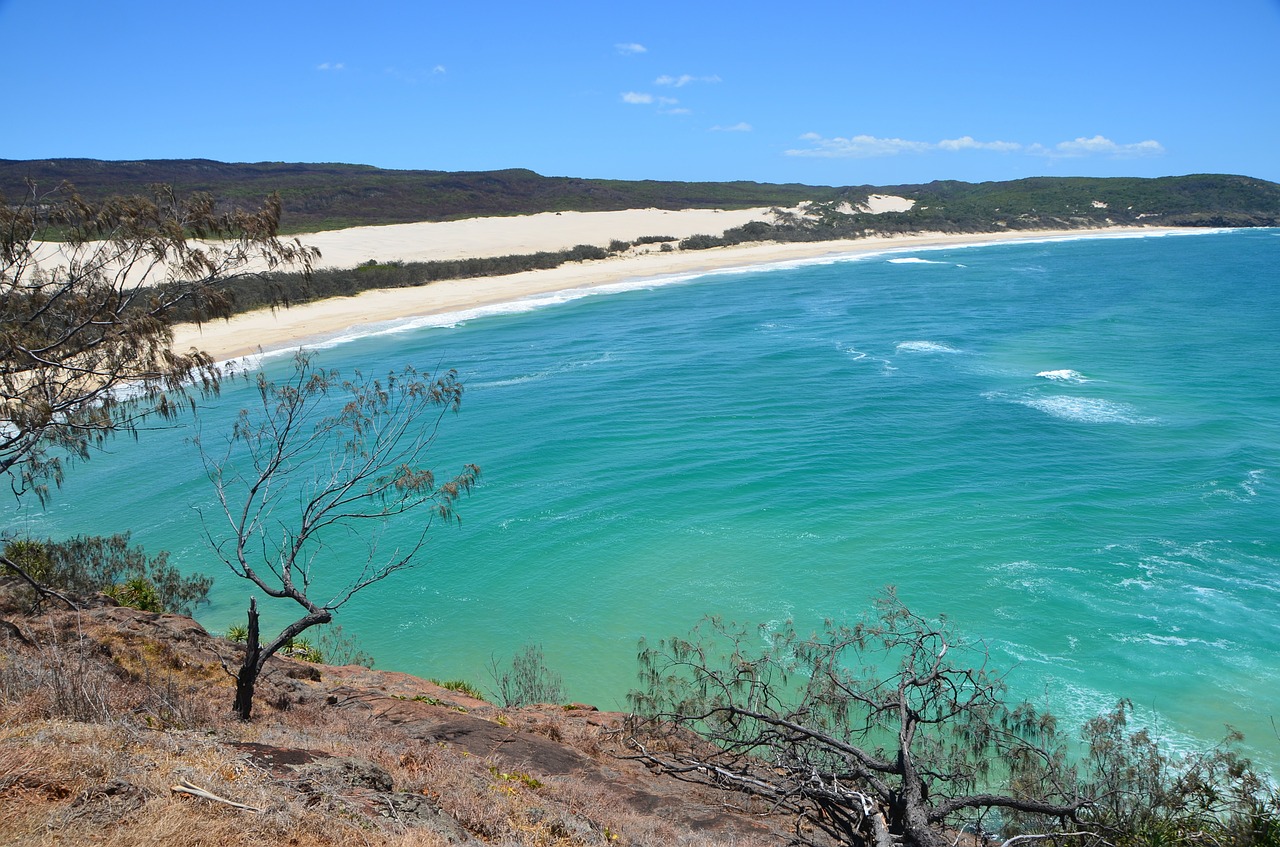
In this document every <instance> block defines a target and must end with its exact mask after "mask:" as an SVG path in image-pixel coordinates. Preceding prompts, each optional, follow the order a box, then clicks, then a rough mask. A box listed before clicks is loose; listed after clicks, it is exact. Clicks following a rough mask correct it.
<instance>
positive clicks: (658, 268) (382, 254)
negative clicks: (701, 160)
mask: <svg viewBox="0 0 1280 847" xmlns="http://www.w3.org/2000/svg"><path fill="white" fill-rule="evenodd" d="M743 215H752V216H749V217H745V218H742V217H741V216H743ZM602 216H607V217H602ZM627 216H634V217H631V218H628V217H627ZM765 216H767V210H761V209H756V210H748V211H746V212H712V211H698V212H696V213H691V212H689V211H686V212H669V213H663V212H661V211H658V210H640V211H634V212H590V213H581V212H573V213H571V212H565V213H563V214H562V215H560V216H556V215H554V214H546V215H532V216H527V217H520V218H476V219H471V220H466V221H457V222H451V223H442V224H432V223H427V224H404V225H398V226H387V227H359V228H356V229H350V230H341V231H338V232H331V233H320V234H317V235H313V236H300V238H301V239H302V241H303V243H305V244H315V245H317V246H320V247H321V250H322V251H323V252H324V259H323V261H322V264H323V265H326V266H328V265H334V266H339V267H341V266H347V267H350V266H354V265H356V264H358V263H360V262H361V261H364V260H367V259H370V258H375V259H378V260H379V261H383V262H385V261H391V260H394V259H405V260H408V261H425V260H430V259H438V258H443V257H444V256H445V255H454V256H455V257H460V256H472V255H503V254H506V253H512V252H535V251H537V250H557V249H561V248H563V247H565V246H573V245H574V244H584V243H588V244H589V243H601V244H604V243H608V240H610V239H612V238H620V239H627V240H630V239H634V238H637V237H639V236H641V235H672V236H680V235H682V234H683V235H690V234H696V233H705V232H723V230H724V229H727V228H729V227H733V226H738V225H740V224H741V223H745V222H746V221H747V220H759V219H761V218H762V217H765ZM548 218H550V219H551V221H550V222H548V221H547V219H548ZM624 219H626V220H628V221H629V223H627V224H625V225H620V222H622V221H623V220H624ZM664 220H665V222H666V224H667V225H666V226H658V225H657V224H656V223H655V222H658V221H664ZM557 222H559V223H560V224H561V225H562V226H556V225H555V224H556V223H557ZM548 223H549V224H550V225H549V226H548ZM709 223H713V224H715V226H709V225H708V224H709ZM571 224H572V225H571ZM636 225H638V226H639V227H640V228H639V229H635V228H633V227H634V226H636ZM689 227H692V229H689ZM1170 231H1175V230H1168V229H1157V228H1155V227H1134V228H1119V227H1117V228H1110V229H1100V230H1065V231H1049V230H1045V231H1021V232H1003V233H981V234H965V235H939V234H927V233H926V234H920V235H911V236H901V237H890V238H884V237H874V238H864V239H858V240H856V241H823V242H816V243H805V244H773V243H769V244H749V245H740V246H736V247H723V248H715V249H711V250H696V251H688V252H683V251H674V252H668V253H663V252H660V251H659V249H658V247H657V246H656V245H652V246H650V247H642V248H639V250H640V251H646V250H647V251H648V252H633V253H630V254H626V255H620V256H617V257H611V258H608V259H603V260H598V261H589V262H577V263H570V264H565V265H562V266H560V267H558V268H553V269H550V270H538V271H526V272H523V273H517V274H511V275H509V276H501V277H482V278H476V279H459V280H442V281H439V282H434V283H431V284H430V285H424V286H420V287H416V288H396V289H386V290H378V291H367V292H364V293H362V294H358V295H356V296H354V297H339V298H333V299H329V300H321V301H317V302H314V303H305V304H302V305H297V306H293V307H291V308H288V309H277V310H275V311H271V310H266V309H264V310H261V311H256V312H249V313H246V314H243V315H238V316H236V317H233V318H232V319H230V320H229V321H216V322H212V323H207V324H204V325H203V326H199V327H197V326H194V325H190V324H187V325H182V326H179V327H177V332H176V337H175V340H174V347H175V349H179V350H186V349H190V348H192V347H196V348H199V349H202V350H205V351H206V352H208V353H209V354H211V355H212V356H213V357H214V358H215V359H218V360H227V359H233V358H236V357H239V356H246V355H251V354H253V353H257V352H270V351H273V350H281V349H289V348H295V347H300V346H305V345H306V344H307V343H315V342H318V341H322V340H324V339H326V338H332V337H335V336H338V335H345V334H349V333H350V332H351V331H352V330H356V331H357V332H358V331H359V330H360V328H362V327H368V326H370V325H373V324H380V323H386V322H390V321H396V320H401V319H407V318H414V317H423V316H429V315H441V314H448V313H454V312H461V311H464V310H469V309H475V308H478V307H484V306H491V305H493V304H496V303H505V302H510V301H516V300H520V299H522V298H527V297H532V296H534V295H539V294H547V293H550V292H556V291H566V290H571V289H584V288H592V287H599V286H603V285H609V284H613V283H621V282H631V281H643V280H649V279H653V280H660V279H662V278H667V277H672V276H688V275H696V274H700V273H706V272H709V271H716V270H725V269H732V268H743V267H748V266H755V265H767V264H779V263H787V262H794V261H803V260H815V259H826V258H834V257H839V256H848V255H856V254H865V253H871V252H877V251H884V250H907V249H916V248H921V247H935V246H953V245H962V244H978V243H989V242H1003V241H1019V240H1043V239H1052V238H1079V237H1081V236H1089V237H1106V236H1122V235H1132V234H1134V233H1144V234H1151V233H1157V232H1170ZM428 233H433V234H439V233H451V234H450V235H448V237H444V236H441V238H440V240H439V241H436V240H434V238H432V240H425V239H427V238H428V237H429V236H428V235H427V234H428ZM485 233H493V235H492V237H489V236H487V235H486V234H485ZM604 233H608V234H604ZM539 237H541V238H545V239H546V240H544V241H538V238H539ZM566 238H568V240H566ZM468 244H470V245H473V246H470V247H468V246H466V245H468ZM484 245H489V246H488V248H487V249H486V248H485V247H484ZM494 245H501V246H494ZM515 245H520V246H518V247H517V246H515ZM450 251H462V252H450Z"/></svg>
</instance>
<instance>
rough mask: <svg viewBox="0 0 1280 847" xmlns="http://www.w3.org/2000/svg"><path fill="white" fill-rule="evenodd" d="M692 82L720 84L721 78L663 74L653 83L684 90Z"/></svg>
mask: <svg viewBox="0 0 1280 847" xmlns="http://www.w3.org/2000/svg"><path fill="white" fill-rule="evenodd" d="M691 82H720V77H718V76H716V75H714V74H712V75H711V76H691V75H690V74H681V75H680V76H669V75H667V74H663V75H662V76H660V77H658V78H657V79H655V80H654V81H653V84H654V85H670V86H674V87H676V88H683V87H684V86H686V85H688V84H689V83H691Z"/></svg>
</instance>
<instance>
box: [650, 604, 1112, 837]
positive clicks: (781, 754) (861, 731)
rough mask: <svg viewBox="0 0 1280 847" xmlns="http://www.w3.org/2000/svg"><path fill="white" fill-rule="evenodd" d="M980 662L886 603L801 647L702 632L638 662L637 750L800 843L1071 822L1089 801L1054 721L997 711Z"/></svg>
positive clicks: (995, 689) (1000, 690)
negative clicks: (969, 825) (992, 817)
mask: <svg viewBox="0 0 1280 847" xmlns="http://www.w3.org/2000/svg"><path fill="white" fill-rule="evenodd" d="M762 635H763V637H764V639H765V643H766V644H767V646H766V647H764V648H763V649H759V648H757V647H755V646H754V645H758V644H760V643H761V636H762ZM986 658H987V657H986V652H985V650H983V649H982V648H981V646H980V645H976V644H970V643H966V642H965V641H964V640H963V639H961V638H960V637H959V636H958V634H957V633H955V632H954V631H953V630H952V629H951V628H950V627H949V626H948V625H947V624H946V623H945V621H938V622H935V621H929V620H926V619H924V618H921V617H919V616H917V615H915V614H914V613H912V612H911V611H909V610H908V609H907V608H906V607H905V606H903V605H902V603H901V602H899V601H898V600H897V598H896V596H895V595H894V594H893V593H892V591H890V592H889V593H888V594H887V595H886V596H885V597H884V598H882V599H881V600H880V601H879V603H878V616H877V617H876V618H874V619H872V620H869V621H865V622H862V623H859V624H857V625H856V626H853V627H848V626H841V625H835V624H831V623H828V625H827V627H826V629H825V631H824V632H823V633H820V634H816V635H811V636H809V637H807V638H805V637H800V636H797V635H796V633H795V632H794V629H793V628H792V627H791V626H790V625H788V626H786V627H784V628H783V629H782V630H781V631H777V632H769V631H762V632H761V633H759V634H756V633H752V632H748V631H745V630H741V629H736V628H734V627H731V626H727V625H725V624H724V623H723V622H721V621H719V620H716V619H711V620H709V621H707V622H705V623H704V625H703V626H701V627H700V628H699V629H698V630H695V633H694V635H693V636H692V637H691V638H689V639H670V640H667V641H663V642H660V643H659V644H658V645H657V646H654V647H648V646H646V647H645V648H644V649H643V651H642V653H641V655H640V662H641V680H642V686H641V689H640V690H639V691H635V692H632V695H631V700H632V705H633V708H634V709H635V711H636V713H637V714H638V715H640V716H643V718H644V719H643V720H640V721H637V722H636V723H635V731H634V732H633V733H632V737H631V741H632V744H633V746H634V749H635V751H636V752H635V755H636V756H637V757H638V758H640V759H642V760H643V761H645V762H647V763H649V764H650V765H652V766H654V767H656V768H659V769H661V770H663V771H665V772H667V773H670V774H673V775H676V776H678V777H680V778H682V779H687V780H692V781H695V782H699V783H704V784H712V785H717V786H721V787H725V788H732V789H734V790H737V791H742V792H745V793H747V794H750V795H754V796H757V797H760V798H764V799H765V800H767V801H769V802H770V803H772V804H774V806H776V807H777V808H779V809H781V810H785V811H789V812H791V813H794V814H795V816H796V818H797V837H798V838H800V840H802V841H804V840H807V839H805V838H804V836H803V833H804V832H806V831H820V832H822V833H824V834H825V835H826V836H827V837H828V838H830V839H833V840H835V841H836V842H838V843H841V844H851V845H875V847H888V845H889V844H890V843H892V842H895V841H901V842H903V843H905V844H908V845H912V847H943V845H947V844H949V843H950V840H949V839H947V838H946V837H945V835H944V833H945V832H946V831H947V830H948V828H954V827H956V826H958V825H959V824H962V823H963V822H964V821H963V820H962V818H963V817H964V816H965V815H966V814H967V815H969V816H970V817H971V818H974V819H976V818H975V816H979V815H981V814H982V813H984V812H986V811H989V810H992V809H1001V810H1009V811H1017V812H1022V813H1027V814H1035V815H1039V816H1042V817H1048V818H1051V819H1056V820H1060V821H1064V822H1070V821H1072V820H1073V819H1074V817H1075V816H1076V815H1077V813H1078V812H1080V810H1081V809H1083V808H1084V807H1086V806H1087V803H1088V801H1087V800H1086V798H1084V797H1083V796H1081V795H1080V794H1079V793H1078V791H1077V789H1076V785H1077V780H1076V779H1075V776H1074V772H1073V771H1072V769H1071V768H1070V767H1069V766H1068V765H1067V764H1066V760H1065V755H1064V750H1063V748H1062V745H1061V744H1060V743H1059V741H1058V740H1057V738H1056V735H1055V732H1054V726H1053V721H1052V718H1050V717H1047V716H1043V715H1041V714H1039V713H1038V712H1037V711H1036V710H1035V709H1034V708H1033V707H1031V706H1030V705H1029V704H1021V705H1019V706H1016V707H1013V708H1010V707H1008V706H1006V704H1005V702H1004V691H1005V689H1004V685H1003V682H1002V680H1001V679H1000V677H999V676H997V675H995V674H993V673H992V672H991V671H990V670H988V669H987V668H986ZM966 660H967V661H966ZM992 786H1001V787H1000V788H999V789H998V790H993V789H992Z"/></svg>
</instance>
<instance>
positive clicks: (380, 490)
mask: <svg viewBox="0 0 1280 847" xmlns="http://www.w3.org/2000/svg"><path fill="white" fill-rule="evenodd" d="M295 365H296V368H295V371H294V373H293V376H292V377H291V379H290V380H288V381H287V382H284V383H282V384H276V383H273V382H271V381H269V380H268V379H267V378H266V377H265V376H263V375H259V377H258V381H257V395H258V397H257V400H258V402H257V404H256V405H255V406H254V407H253V408H252V409H244V410H242V411H241V412H240V415H239V417H238V418H237V420H236V423H235V426H234V427H233V428H232V432H231V434H230V435H229V436H227V443H226V449H225V450H223V451H221V452H219V453H218V454H217V455H214V454H213V453H211V452H209V449H208V448H207V446H206V445H204V444H203V443H201V444H200V449H201V454H202V456H203V457H204V463H205V470H206V471H207V473H208V475H209V479H210V480H211V481H212V482H213V485H214V489H215V491H216V493H217V500H218V503H219V506H220V507H221V509H220V512H221V514H220V516H219V518H220V519H219V520H218V523H217V525H216V526H215V525H213V524H212V523H211V522H210V521H209V520H206V522H205V529H206V532H207V534H208V536H209V541H210V544H211V546H212V547H213V549H214V550H215V551H216V552H217V554H218V556H219V558H221V559H222V561H223V562H225V563H226V564H227V566H228V567H229V568H230V569H231V572H232V573H234V574H235V575H236V576H238V577H241V578H243V579H247V580H249V581H250V582H252V583H253V584H254V585H256V586H257V587H258V588H259V589H261V590H262V591H263V592H264V593H265V594H266V595H267V596H268V597H272V598H275V599H279V600H287V601H292V602H293V603H295V604H296V605H297V606H299V607H301V609H302V612H303V613H302V615H301V616H300V617H298V618H297V619H296V620H294V621H293V622H292V623H290V624H289V625H287V626H286V627H284V628H283V629H282V630H281V631H280V633H279V634H278V635H276V636H275V637H274V638H272V639H271V640H270V641H268V642H267V643H266V644H265V645H264V644H262V643H261V641H260V639H259V634H258V611H257V605H256V602H255V601H253V600H250V603H249V621H248V631H249V637H248V641H247V643H246V649H245V657H244V661H243V662H242V664H241V667H240V670H239V673H238V674H237V678H236V699H235V704H234V709H235V712H236V713H237V714H238V715H239V716H240V717H241V718H242V719H244V720H248V719H249V718H250V715H251V711H252V707H253V692H254V686H255V684H256V682H257V679H258V676H259V675H260V674H261V672H262V669H263V666H264V665H265V664H266V661H267V660H268V659H269V658H270V657H271V656H272V655H274V654H275V653H276V652H277V651H278V650H280V649H281V648H282V647H284V646H285V645H286V644H288V643H289V641H290V640H291V639H293V638H294V637H296V636H297V635H299V634H300V633H302V632H303V631H304V630H306V629H308V628H310V627H312V626H316V625H318V624H325V623H329V622H330V621H331V620H332V619H333V613H334V612H335V611H336V610H337V609H338V608H340V607H341V606H342V605H343V604H345V603H346V602H347V601H349V600H350V599H351V598H352V597H353V596H355V594H357V593H358V592H360V591H361V590H363V589H365V588H368V587H369V586H370V585H373V584H374V583H376V582H379V581H381V580H383V579H386V578H387V577H389V576H391V575H392V574H394V573H396V572H398V571H401V570H404V569H406V568H408V567H410V566H412V565H413V564H414V561H415V558H416V557H417V556H418V554H419V552H420V551H421V549H422V546H423V544H424V543H425V542H426V539H427V531H428V529H429V528H430V527H431V525H432V522H433V521H434V520H435V519H440V520H445V521H448V520H452V519H455V518H456V514H455V512H454V504H455V503H456V501H457V500H458V498H459V497H461V496H462V495H463V494H465V493H467V492H469V491H470V490H471V488H472V486H473V485H474V484H475V481H476V479H477V478H478V477H479V474H480V469H479V468H478V467H476V466H475V465H470V464H469V465H465V466H464V467H463V469H462V470H461V472H460V473H458V474H457V475H456V476H454V477H452V478H451V479H449V480H447V481H444V482H439V481H437V479H436V477H435V475H434V473H433V472H432V471H431V470H430V469H429V468H428V467H427V466H426V462H427V460H428V454H429V452H430V448H431V447H432V445H433V444H434V443H435V440H436V436H437V433H438V431H439V427H440V424H441V421H442V419H443V417H444V415H445V414H446V413H448V412H450V411H456V410H457V409H458V406H459V404H460V403H461V401H462V384H461V383H460V382H459V381H458V379H457V375H456V374H455V373H454V372H453V371H449V372H447V373H444V374H438V375H436V376H434V377H432V376H430V375H426V374H420V373H419V372H417V371H416V370H414V369H413V368H406V369H404V370H403V371H401V372H399V373H392V374H390V375H388V376H387V378H386V379H385V380H376V379H371V378H368V377H365V376H363V375H361V374H359V373H357V374H356V376H355V378H353V379H350V380H343V379H342V378H341V377H340V376H339V374H338V373H337V372H335V371H331V370H325V369H323V368H319V367H317V366H316V365H315V362H314V358H313V356H312V355H311V354H307V353H299V354H298V356H297V358H296V361H295ZM197 440H198V441H199V439H197ZM410 513H412V514H411V515H410ZM395 518H400V521H399V523H400V524H401V526H402V528H403V526H404V525H406V524H407V525H408V526H409V527H410V528H411V531H410V532H409V534H408V540H407V541H405V542H402V544H401V545H400V546H398V547H396V548H395V549H392V550H390V551H383V550H380V549H379V546H378V538H379V535H380V533H381V532H382V530H383V529H384V528H386V526H387V525H388V523H389V522H390V521H391V520H392V519H395ZM335 534H342V535H346V536H352V537H358V538H360V539H362V540H364V541H365V542H366V554H365V557H364V559H363V561H358V562H354V563H353V562H351V561H350V559H349V558H344V559H343V560H342V561H338V560H336V559H334V558H333V557H331V556H329V555H327V553H326V545H327V543H328V542H329V541H330V540H332V538H333V537H334V535H335ZM321 575H323V576H324V580H323V582H324V583H325V584H328V585H333V584H338V585H340V587H339V588H338V589H337V590H336V591H334V590H333V589H332V588H331V589H330V591H329V592H327V593H326V596H316V595H317V591H318V590H319V589H318V588H317V585H316V581H315V578H316V577H318V576H321Z"/></svg>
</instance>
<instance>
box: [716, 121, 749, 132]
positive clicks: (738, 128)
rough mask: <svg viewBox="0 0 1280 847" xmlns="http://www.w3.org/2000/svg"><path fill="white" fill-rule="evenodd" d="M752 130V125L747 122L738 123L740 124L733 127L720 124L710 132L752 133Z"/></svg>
mask: <svg viewBox="0 0 1280 847" xmlns="http://www.w3.org/2000/svg"><path fill="white" fill-rule="evenodd" d="M751 129H752V127H751V124H749V123H747V122H746V121H738V123H736V124H733V125H731V126H720V125H719V124H716V125H715V126H713V127H711V129H710V132H751Z"/></svg>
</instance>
